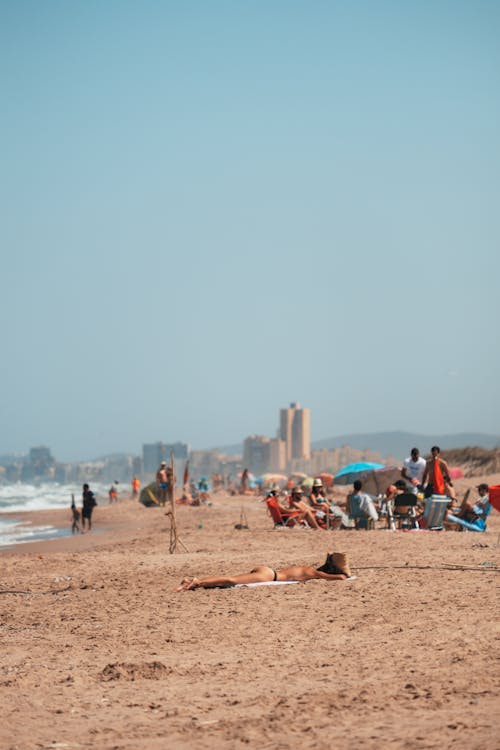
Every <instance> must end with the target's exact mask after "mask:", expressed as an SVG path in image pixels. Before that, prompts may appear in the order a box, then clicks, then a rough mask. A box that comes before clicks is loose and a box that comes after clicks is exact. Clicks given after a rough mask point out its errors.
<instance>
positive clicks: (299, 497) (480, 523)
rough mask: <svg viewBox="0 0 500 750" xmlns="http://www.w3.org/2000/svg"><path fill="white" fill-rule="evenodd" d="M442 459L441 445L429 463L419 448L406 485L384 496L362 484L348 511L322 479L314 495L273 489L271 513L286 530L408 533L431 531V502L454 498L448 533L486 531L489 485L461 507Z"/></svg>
mask: <svg viewBox="0 0 500 750" xmlns="http://www.w3.org/2000/svg"><path fill="white" fill-rule="evenodd" d="M440 453H441V451H440V448H439V446H436V445H435V446H433V447H432V448H431V454H430V457H429V458H428V459H427V460H426V459H425V458H423V457H421V456H420V451H419V450H418V448H412V450H411V453H410V456H409V457H408V458H407V459H405V461H404V464H403V467H402V469H401V477H400V479H398V480H397V481H396V482H395V483H394V484H391V485H389V486H388V487H387V488H386V490H385V492H384V493H383V494H381V495H379V496H373V495H370V494H368V493H367V492H365V491H364V490H363V481H362V480H356V481H354V483H353V487H352V491H351V492H350V493H349V494H348V495H347V498H346V503H345V506H343V505H340V504H339V503H336V502H334V501H333V499H332V498H331V497H330V496H329V494H328V490H327V488H325V487H324V486H323V482H322V480H321V479H320V478H316V479H314V481H313V484H312V487H311V489H310V492H309V494H306V493H305V491H304V489H303V488H302V487H300V486H296V487H292V488H291V489H290V490H288V489H280V488H279V487H273V488H271V489H270V490H269V491H268V492H267V494H266V501H267V504H268V509H269V511H270V513H271V515H272V516H273V518H274V517H275V514H276V513H278V515H279V517H280V519H281V521H282V523H283V524H285V525H293V524H303V525H307V526H309V527H310V528H313V529H323V530H327V529H336V528H343V529H350V528H356V529H361V528H366V529H368V528H372V527H374V525H375V522H377V521H379V520H381V519H382V520H385V521H386V523H387V527H388V528H391V529H395V528H396V523H397V522H401V520H402V519H404V524H405V525H406V526H407V527H409V528H419V527H420V526H423V527H425V521H424V519H423V516H424V512H425V507H426V502H427V500H429V499H430V498H432V497H433V496H435V495H438V496H440V497H447V498H448V503H447V507H446V511H445V515H444V518H443V525H444V526H445V527H446V528H449V529H453V528H455V529H459V530H463V529H467V530H470V531H484V530H485V528H486V520H487V517H488V515H489V512H490V509H491V505H490V502H489V494H488V493H489V488H488V485H487V484H484V483H482V484H480V485H478V486H477V488H476V489H477V492H478V496H477V497H476V499H475V500H470V499H469V495H470V492H467V493H466V495H465V497H464V498H463V500H462V501H461V502H459V501H458V500H457V497H456V492H455V488H454V487H453V482H452V480H451V477H450V470H449V467H448V464H447V463H446V461H445V460H444V459H443V458H442V457H441V456H440Z"/></svg>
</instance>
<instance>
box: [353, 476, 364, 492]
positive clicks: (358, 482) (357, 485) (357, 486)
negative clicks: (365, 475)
mask: <svg viewBox="0 0 500 750" xmlns="http://www.w3.org/2000/svg"><path fill="white" fill-rule="evenodd" d="M362 486H363V482H362V481H361V480H360V479H356V480H355V481H354V485H353V487H354V489H355V490H356V492H357V491H358V490H360V489H361V487H362Z"/></svg>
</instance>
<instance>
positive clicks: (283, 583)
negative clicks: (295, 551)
mask: <svg viewBox="0 0 500 750" xmlns="http://www.w3.org/2000/svg"><path fill="white" fill-rule="evenodd" d="M355 580H356V576H351V577H350V578H346V581H355ZM289 583H306V581H259V582H258V583H237V584H235V585H234V586H230V587H229V588H232V589H248V588H254V587H255V586H286V585H288V584H289Z"/></svg>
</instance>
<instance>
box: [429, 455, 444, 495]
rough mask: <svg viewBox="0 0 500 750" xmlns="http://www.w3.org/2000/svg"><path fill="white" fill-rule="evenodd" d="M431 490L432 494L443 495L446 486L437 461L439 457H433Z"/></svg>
mask: <svg viewBox="0 0 500 750" xmlns="http://www.w3.org/2000/svg"><path fill="white" fill-rule="evenodd" d="M432 491H433V494H434V495H445V494H446V486H445V483H444V477H443V472H442V471H441V466H440V463H439V458H438V457H437V456H436V458H435V459H434V478H433V481H432Z"/></svg>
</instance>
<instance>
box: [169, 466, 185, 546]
mask: <svg viewBox="0 0 500 750" xmlns="http://www.w3.org/2000/svg"><path fill="white" fill-rule="evenodd" d="M174 469H175V464H174V452H173V451H172V452H171V453H170V470H171V477H170V481H169V483H168V490H167V492H168V494H169V498H170V508H169V509H168V510H167V512H166V513H165V515H166V516H170V545H169V552H170V554H171V555H173V554H174V552H177V545H178V544H180V545H181V547H182V548H183V549H184V551H185V552H189V550H188V548H187V547H186V545H185V544H184V542H183V541H182V539H181V538H180V536H179V535H178V533H177V519H176V517H175V471H174Z"/></svg>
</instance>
